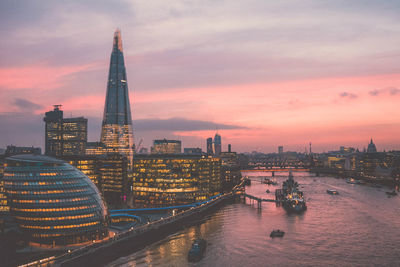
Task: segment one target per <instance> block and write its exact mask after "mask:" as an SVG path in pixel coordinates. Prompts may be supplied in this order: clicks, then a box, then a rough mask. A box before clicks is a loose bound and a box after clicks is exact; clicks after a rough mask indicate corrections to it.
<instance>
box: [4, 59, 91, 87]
mask: <svg viewBox="0 0 400 267" xmlns="http://www.w3.org/2000/svg"><path fill="white" fill-rule="evenodd" d="M93 67H94V64H85V65H76V66H48V65H46V64H37V65H30V66H23V67H18V68H0V87H2V88H7V89H13V90H14V89H25V88H35V89H42V90H49V89H54V88H57V87H60V86H61V85H63V82H62V78H63V77H65V76H67V75H70V74H73V73H76V72H80V71H84V70H88V69H91V68H93Z"/></svg>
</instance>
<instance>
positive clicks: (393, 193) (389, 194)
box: [386, 190, 397, 197]
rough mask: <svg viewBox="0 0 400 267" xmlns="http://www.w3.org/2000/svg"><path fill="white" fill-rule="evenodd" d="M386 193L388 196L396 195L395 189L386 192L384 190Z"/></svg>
mask: <svg viewBox="0 0 400 267" xmlns="http://www.w3.org/2000/svg"><path fill="white" fill-rule="evenodd" d="M386 195H388V196H392V197H393V196H397V193H396V191H394V190H393V191H392V192H390V191H388V192H386Z"/></svg>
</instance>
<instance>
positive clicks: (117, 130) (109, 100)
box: [100, 29, 134, 165]
mask: <svg viewBox="0 0 400 267" xmlns="http://www.w3.org/2000/svg"><path fill="white" fill-rule="evenodd" d="M100 140H101V142H102V143H103V144H104V145H105V146H106V149H107V152H115V153H119V154H123V155H126V156H127V158H128V160H129V162H130V163H132V159H133V153H134V144H133V131H132V117H131V108H130V104H129V90H128V82H127V77H126V69H125V63H124V54H123V51H122V39H121V31H120V30H119V29H117V30H116V31H115V33H114V42H113V49H112V53H111V59H110V71H109V73H108V82H107V95H106V103H105V106H104V116H103V124H102V128H101V139H100ZM130 165H131V164H130Z"/></svg>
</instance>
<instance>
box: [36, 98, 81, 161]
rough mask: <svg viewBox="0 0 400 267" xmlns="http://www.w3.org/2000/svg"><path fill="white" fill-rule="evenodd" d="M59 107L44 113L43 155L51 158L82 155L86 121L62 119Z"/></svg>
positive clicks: (56, 106)
mask: <svg viewBox="0 0 400 267" xmlns="http://www.w3.org/2000/svg"><path fill="white" fill-rule="evenodd" d="M60 108H61V105H54V110H52V111H49V112H46V115H45V117H44V121H45V122H46V130H45V154H46V155H48V156H53V157H62V156H67V155H84V154H85V149H86V143H87V119H85V118H84V117H78V118H64V116H63V111H62V110H61V109H60Z"/></svg>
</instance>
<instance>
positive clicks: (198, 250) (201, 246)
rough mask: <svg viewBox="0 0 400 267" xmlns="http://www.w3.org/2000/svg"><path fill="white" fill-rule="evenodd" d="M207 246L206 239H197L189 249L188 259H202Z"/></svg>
mask: <svg viewBox="0 0 400 267" xmlns="http://www.w3.org/2000/svg"><path fill="white" fill-rule="evenodd" d="M206 247H207V242H206V241H205V240H204V239H196V240H195V241H194V242H193V244H192V248H191V249H190V250H189V254H188V260H189V261H191V262H194V261H199V260H201V258H202V257H203V255H204V252H205V251H206Z"/></svg>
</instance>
